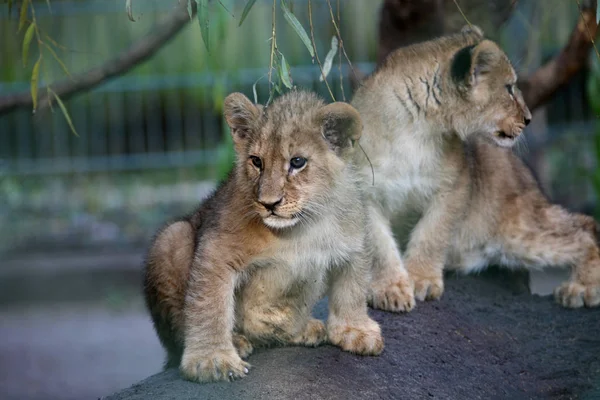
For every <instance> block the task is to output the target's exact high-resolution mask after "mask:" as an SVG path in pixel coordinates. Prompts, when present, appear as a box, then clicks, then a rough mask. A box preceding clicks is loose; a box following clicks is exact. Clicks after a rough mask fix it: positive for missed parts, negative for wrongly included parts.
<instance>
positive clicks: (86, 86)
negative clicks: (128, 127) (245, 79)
mask: <svg viewBox="0 0 600 400" xmlns="http://www.w3.org/2000/svg"><path fill="white" fill-rule="evenodd" d="M192 5H193V6H194V7H195V2H192ZM194 11H195V8H194ZM188 22H190V15H189V14H188V11H187V2H180V4H179V5H178V6H177V7H176V8H175V9H174V10H173V11H172V12H171V13H170V14H169V15H168V16H166V17H165V18H164V19H162V20H161V21H160V22H158V23H157V24H156V25H155V26H154V27H152V28H151V29H150V31H149V32H148V34H146V36H144V37H142V38H141V39H139V40H138V41H137V42H135V43H133V44H132V45H131V46H129V48H128V49H126V50H124V51H123V52H121V53H120V54H119V55H117V56H116V57H115V58H113V59H111V60H109V61H107V62H105V63H104V64H102V65H101V66H99V67H95V68H92V69H90V70H89V71H86V72H83V73H81V74H78V75H73V76H72V77H71V78H68V79H65V80H62V81H60V82H56V83H53V84H50V85H49V88H50V89H51V90H52V91H53V92H54V93H56V94H57V95H58V96H60V98H61V99H63V100H65V99H67V98H69V97H71V96H74V95H76V94H78V93H81V92H85V91H88V90H90V89H93V88H94V87H96V86H98V85H100V84H102V83H105V82H107V81H108V80H109V79H111V78H114V77H116V76H119V75H122V74H124V73H125V72H127V71H129V70H130V69H131V68H133V67H135V66H136V65H138V64H140V63H141V62H143V61H145V60H147V59H148V58H150V57H152V56H153V55H154V54H155V53H156V52H157V51H158V50H160V49H161V48H162V47H163V46H164V45H165V44H167V43H168V42H169V41H170V40H171V39H172V38H174V37H175V36H176V35H177V34H178V33H179V32H180V31H181V30H182V29H183V27H185V26H186V24H187V23H188ZM47 89H48V86H45V87H43V88H40V89H39V93H40V95H39V100H38V110H42V109H44V108H46V107H48V106H49V105H50V101H51V98H50V97H49V95H48V93H49V91H48V90H47ZM42 93H44V94H43V95H42ZM32 106H33V100H32V98H31V93H30V91H29V90H27V91H24V92H19V93H14V94H9V95H5V96H0V115H2V114H6V113H8V112H11V111H13V110H15V109H18V108H31V107H32Z"/></svg>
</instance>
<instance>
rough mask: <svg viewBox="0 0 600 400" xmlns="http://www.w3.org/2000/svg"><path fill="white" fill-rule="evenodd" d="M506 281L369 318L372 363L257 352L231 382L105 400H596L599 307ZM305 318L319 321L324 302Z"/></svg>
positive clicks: (452, 288) (311, 352) (458, 282)
mask: <svg viewBox="0 0 600 400" xmlns="http://www.w3.org/2000/svg"><path fill="white" fill-rule="evenodd" d="M507 282H512V281H510V280H506V279H503V278H502V277H501V276H500V277H499V276H497V275H494V274H491V275H490V274H488V275H486V276H483V277H473V276H469V277H454V278H451V279H449V280H448V281H447V289H446V293H445V294H444V297H443V298H442V300H441V301H439V302H430V303H420V304H419V305H418V306H417V308H416V309H415V310H414V311H413V312H411V313H409V314H406V315H393V314H389V313H384V312H379V311H371V315H372V316H373V317H374V318H375V319H376V320H377V321H379V322H380V323H381V325H382V328H383V334H384V338H385V343H386V348H385V350H384V353H383V354H382V355H381V356H380V357H359V356H354V355H352V354H348V353H345V352H342V351H340V350H339V349H337V348H335V347H331V346H324V347H320V348H316V349H307V348H298V347H289V348H276V349H262V350H258V351H257V352H256V353H255V354H253V355H252V356H251V357H250V360H249V361H250V362H251V363H252V365H253V369H252V370H251V372H250V374H249V376H248V377H246V378H245V379H243V380H240V381H237V382H233V383H215V384H204V385H201V384H196V383H191V382H186V381H184V380H182V379H181V378H180V377H179V375H178V372H177V370H168V371H165V372H162V373H159V374H157V375H154V376H152V377H150V378H148V379H146V380H144V381H142V382H141V383H139V384H136V385H134V386H132V387H131V388H129V389H126V390H124V391H121V392H119V393H116V394H114V395H112V396H108V397H106V398H105V399H106V400H124V399H131V400H133V399H150V398H151V399H156V400H161V399H192V398H193V399H233V398H236V399H262V398H265V399H266V398H268V399H294V400H300V399H461V400H462V399H486V400H487V399H599V398H600V309H593V310H591V309H580V310H566V309H562V308H561V307H559V306H558V305H556V304H554V303H553V301H552V299H551V298H550V297H541V296H536V295H530V294H528V293H526V292H525V291H524V290H523V285H520V284H514V282H513V283H507ZM315 311H316V312H315V314H316V315H317V317H320V318H324V317H325V315H326V306H325V304H324V303H321V304H319V307H318V308H317V310H315Z"/></svg>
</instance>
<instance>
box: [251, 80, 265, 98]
mask: <svg viewBox="0 0 600 400" xmlns="http://www.w3.org/2000/svg"><path fill="white" fill-rule="evenodd" d="M265 76H267V74H264V75H263V76H261V77H260V78H258V79H257V80H256V82H254V84H253V85H252V94H254V104H258V95H257V94H256V85H257V84H258V82H259V81H260V80H261V79H262V78H264V77H265Z"/></svg>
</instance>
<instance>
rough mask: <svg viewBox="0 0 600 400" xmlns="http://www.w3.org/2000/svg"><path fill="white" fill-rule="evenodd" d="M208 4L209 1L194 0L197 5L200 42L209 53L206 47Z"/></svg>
mask: <svg viewBox="0 0 600 400" xmlns="http://www.w3.org/2000/svg"><path fill="white" fill-rule="evenodd" d="M208 2H209V0H196V4H197V5H198V22H199V23H200V35H202V40H203V41H204V46H206V51H208V52H210V47H209V46H208V22H209V20H208Z"/></svg>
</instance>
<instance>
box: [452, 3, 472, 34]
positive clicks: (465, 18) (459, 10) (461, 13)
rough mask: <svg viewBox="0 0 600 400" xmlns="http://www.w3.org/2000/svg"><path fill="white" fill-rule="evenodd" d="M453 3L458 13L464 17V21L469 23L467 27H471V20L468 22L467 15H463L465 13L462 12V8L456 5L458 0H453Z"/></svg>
mask: <svg viewBox="0 0 600 400" xmlns="http://www.w3.org/2000/svg"><path fill="white" fill-rule="evenodd" d="M454 4H455V5H456V8H457V9H458V12H459V13H460V15H462V17H463V18H464V20H465V22H466V23H467V25H469V27H471V28H472V27H473V25H471V22H469V19H468V18H467V16H466V15H465V13H464V12H463V10H462V8H460V6H459V5H458V1H457V0H454Z"/></svg>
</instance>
